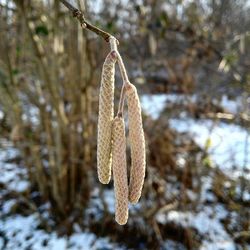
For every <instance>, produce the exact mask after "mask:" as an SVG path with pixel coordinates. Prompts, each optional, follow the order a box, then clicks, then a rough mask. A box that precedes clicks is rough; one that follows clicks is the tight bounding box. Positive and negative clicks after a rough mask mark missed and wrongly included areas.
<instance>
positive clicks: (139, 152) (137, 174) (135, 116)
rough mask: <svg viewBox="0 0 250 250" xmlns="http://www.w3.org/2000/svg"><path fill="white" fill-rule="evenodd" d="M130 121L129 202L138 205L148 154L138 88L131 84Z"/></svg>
mask: <svg viewBox="0 0 250 250" xmlns="http://www.w3.org/2000/svg"><path fill="white" fill-rule="evenodd" d="M126 98H127V105H128V119H129V123H128V124H129V140H130V146H131V169H130V180H129V201H130V202H131V203H137V202H138V200H139V198H140V196H141V191H142V187H143V183H144V178H145V167H146V152H145V139H144V132H143V126H142V117H141V104H140V100H139V97H138V94H137V90H136V87H135V86H134V85H133V84H129V85H128V86H127V88H126Z"/></svg>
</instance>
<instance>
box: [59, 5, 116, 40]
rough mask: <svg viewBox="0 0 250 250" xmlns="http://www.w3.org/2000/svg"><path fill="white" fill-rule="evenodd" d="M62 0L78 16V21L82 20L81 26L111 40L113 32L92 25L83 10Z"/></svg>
mask: <svg viewBox="0 0 250 250" xmlns="http://www.w3.org/2000/svg"><path fill="white" fill-rule="evenodd" d="M60 2H61V3H62V4H63V5H64V6H65V7H66V8H67V9H69V10H70V11H71V12H72V14H73V16H74V17H76V18H77V19H78V21H79V22H80V24H81V26H82V27H83V28H86V29H88V30H91V31H92V32H94V33H96V34H97V35H98V36H101V37H102V38H103V39H104V40H105V41H106V42H109V38H110V37H111V36H112V35H111V34H109V33H108V32H106V31H104V30H102V29H100V28H98V27H96V26H94V25H92V24H91V23H89V22H88V21H86V19H85V17H84V14H83V13H82V11H80V10H78V9H77V8H75V7H74V6H73V5H71V4H70V3H69V2H68V1H66V0H60Z"/></svg>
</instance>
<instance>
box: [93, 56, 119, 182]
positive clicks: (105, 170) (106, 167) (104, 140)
mask: <svg viewBox="0 0 250 250" xmlns="http://www.w3.org/2000/svg"><path fill="white" fill-rule="evenodd" d="M116 59H117V54H116V52H115V51H112V52H110V53H109V54H108V55H107V57H106V59H105V62H104V64H103V68H102V78H101V88H100V94H99V116H98V135H97V137H98V139H97V170H98V178H99V180H100V182H101V183H103V184H107V183H109V181H110V177H111V164H112V162H111V139H112V138H111V136H112V134H111V133H112V121H113V117H114V81H115V62H116Z"/></svg>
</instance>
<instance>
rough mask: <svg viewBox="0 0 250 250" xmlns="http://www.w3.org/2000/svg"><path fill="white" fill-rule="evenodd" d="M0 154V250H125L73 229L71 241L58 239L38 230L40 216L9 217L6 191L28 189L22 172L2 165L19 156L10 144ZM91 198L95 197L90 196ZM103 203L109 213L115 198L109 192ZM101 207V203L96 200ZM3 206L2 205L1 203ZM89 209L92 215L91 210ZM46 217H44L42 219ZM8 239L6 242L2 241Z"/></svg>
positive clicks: (9, 208)
mask: <svg viewBox="0 0 250 250" xmlns="http://www.w3.org/2000/svg"><path fill="white" fill-rule="evenodd" d="M5 146H6V148H5V149H4V150H3V149H2V150H1V151H0V173H1V175H0V183H2V184H4V185H5V189H1V190H0V202H1V203H0V219H1V220H0V249H3V250H23V249H32V250H41V249H50V250H59V249H60V250H63V249H67V250H89V249H106V250H109V249H110V250H111V249H118V250H119V249H124V248H122V247H121V246H118V245H117V244H114V243H111V242H110V240H109V239H108V238H105V237H98V238H97V236H96V235H95V234H93V233H90V232H82V230H79V229H78V230H77V228H79V226H78V227H77V225H76V226H75V227H74V228H75V233H74V234H73V235H72V236H70V237H68V238H67V237H59V236H58V235H57V234H56V233H47V232H45V231H43V230H39V229H37V226H38V225H39V215H38V213H34V214H32V215H30V216H22V215H11V216H6V215H7V214H8V213H10V211H11V208H12V206H13V205H15V203H16V200H15V199H10V200H4V201H2V196H3V195H4V193H5V192H7V190H8V191H17V192H22V191H24V190H25V189H26V188H28V187H29V185H28V182H27V180H26V179H25V178H26V177H27V172H26V171H25V169H24V168H22V167H20V166H18V165H16V164H12V163H6V162H5V161H6V160H8V159H11V158H13V157H16V156H18V151H17V150H15V149H14V148H13V147H12V145H11V144H9V143H8V145H5ZM93 195H95V194H94V193H93ZM105 197H106V198H105V199H106V202H107V204H108V207H109V209H112V208H114V198H113V194H112V192H110V191H107V195H106V194H105ZM98 201H99V203H100V199H98ZM2 202H3V203H2ZM90 209H92V212H93V208H90ZM44 215H45V214H43V216H44ZM6 239H8V240H7V241H6V242H5V240H6Z"/></svg>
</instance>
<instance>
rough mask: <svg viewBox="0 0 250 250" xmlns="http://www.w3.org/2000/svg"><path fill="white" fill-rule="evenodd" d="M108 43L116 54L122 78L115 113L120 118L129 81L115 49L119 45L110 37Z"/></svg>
mask: <svg viewBox="0 0 250 250" xmlns="http://www.w3.org/2000/svg"><path fill="white" fill-rule="evenodd" d="M109 42H110V48H111V50H114V51H115V52H116V53H117V61H118V64H119V68H120V72H121V76H122V80H123V85H122V90H121V94H120V100H119V108H118V112H117V116H118V117H122V116H123V107H124V100H125V91H126V85H128V84H129V79H128V74H127V71H126V68H125V65H124V63H123V60H122V57H121V55H120V53H119V51H118V49H117V44H119V43H118V40H117V39H116V38H115V37H113V36H111V37H110V38H109Z"/></svg>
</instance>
